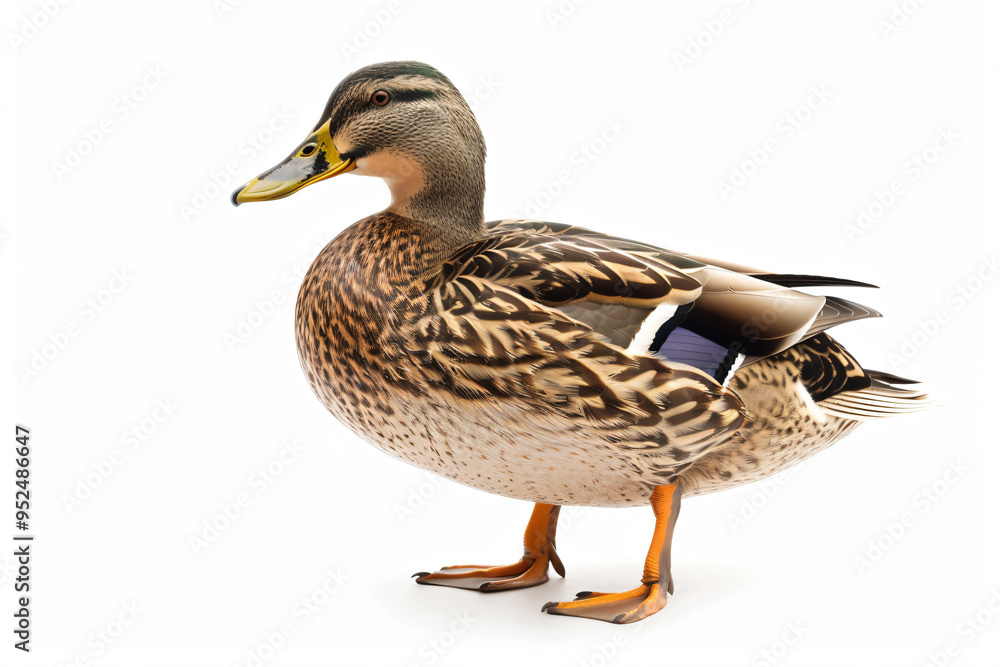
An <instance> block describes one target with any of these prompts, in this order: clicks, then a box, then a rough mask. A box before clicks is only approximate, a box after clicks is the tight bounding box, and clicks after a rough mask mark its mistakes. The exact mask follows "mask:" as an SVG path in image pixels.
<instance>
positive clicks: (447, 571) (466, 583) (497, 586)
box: [413, 503, 566, 592]
mask: <svg viewBox="0 0 1000 667" xmlns="http://www.w3.org/2000/svg"><path fill="white" fill-rule="evenodd" d="M558 521H559V505H543V504H541V503H537V504H536V505H535V509H534V510H533V511H532V512H531V520H529V521H528V527H527V529H525V531H524V556H522V557H521V560H519V561H517V562H516V563H514V564H512V565H498V566H495V567H491V566H489V565H452V566H450V567H444V568H441V569H440V570H438V571H437V572H418V573H417V574H415V575H413V576H415V577H416V578H417V583H418V584H433V585H435V586H453V587H455V588H470V589H474V590H480V591H486V592H490V591H506V590H510V589H513V588H527V587H528V586H537V585H538V584H544V583H545V582H546V581H548V580H549V575H548V571H549V563H550V562H551V563H552V567H554V568H555V570H556V572H558V573H559V576H560V577H564V576H566V570H565V569H563V564H562V561H560V560H559V556H558V555H557V554H556V522H558Z"/></svg>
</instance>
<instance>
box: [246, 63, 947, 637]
mask: <svg viewBox="0 0 1000 667" xmlns="http://www.w3.org/2000/svg"><path fill="white" fill-rule="evenodd" d="M485 159H486V144H485V140H484V137H483V134H482V132H481V130H480V127H479V125H478V123H477V121H476V119H475V116H474V115H473V112H472V110H471V109H470V107H469V105H468V104H467V102H466V101H465V99H464V98H463V97H462V95H461V93H460V92H459V90H458V89H457V88H456V86H455V85H454V84H453V83H452V82H451V81H450V80H449V79H448V78H447V77H446V76H445V75H444V74H442V73H441V72H440V71H438V70H437V69H435V68H434V67H431V66H430V65H427V64H424V63H420V62H413V61H401V62H385V63H378V64H372V65H368V66H365V67H362V68H360V69H358V70H356V71H354V72H352V73H350V74H349V75H348V76H346V78H344V79H343V81H341V82H340V84H339V85H337V87H336V88H335V89H334V91H333V93H332V94H331V95H330V97H329V100H328V102H327V104H326V107H325V108H324V109H323V112H322V114H321V116H320V119H319V121H318V122H317V123H316V125H315V127H313V129H312V131H311V132H310V133H309V134H308V136H307V137H306V138H305V139H304V140H303V141H302V142H301V143H300V144H299V145H298V146H297V147H296V148H295V150H294V151H293V152H292V153H291V154H290V155H289V156H288V157H287V158H286V159H285V160H283V161H282V162H280V163H279V164H277V165H276V166H274V167H272V168H271V169H268V170H267V171H265V172H263V173H262V174H260V175H259V176H257V177H256V178H254V179H252V180H251V181H249V182H248V183H246V184H245V185H243V186H242V187H240V188H238V189H237V190H236V191H234V192H233V194H232V203H233V204H234V205H236V206H239V205H242V204H245V203H248V202H259V201H267V200H274V199H280V198H283V197H287V196H289V195H292V194H293V193H295V192H297V191H299V190H301V189H302V188H304V187H306V186H309V185H312V184H314V183H317V182H319V181H323V180H327V179H330V178H333V177H335V176H338V175H341V174H347V173H352V174H355V175H365V176H373V177H378V178H381V179H383V180H384V181H385V183H386V184H387V185H388V189H389V192H390V195H391V201H390V203H389V205H388V207H386V208H385V209H384V210H382V211H381V212H378V213H375V214H374V215H370V216H368V217H366V218H364V219H362V220H360V221H358V222H356V223H354V224H353V225H350V226H348V227H346V229H344V231H343V232H341V233H340V234H339V235H338V236H337V237H336V238H334V239H333V240H332V241H331V242H330V243H329V244H328V245H327V246H326V247H325V248H324V249H323V250H322V251H321V252H320V253H319V255H318V256H317V257H316V259H315V261H314V262H313V263H312V265H311V267H310V268H309V270H308V272H307V273H306V275H305V277H304V279H303V281H302V285H301V288H300V290H299V293H298V298H297V301H296V306H295V334H296V346H297V351H298V357H299V360H300V363H301V366H302V370H303V371H304V374H305V376H306V378H307V380H308V382H309V384H310V386H311V387H312V390H313V391H314V393H315V394H316V396H317V397H318V398H319V400H320V402H321V403H322V404H323V406H324V407H325V408H326V409H327V410H328V411H329V412H330V413H332V414H333V416H334V417H336V418H337V419H338V420H340V421H341V422H342V423H343V424H345V425H346V426H347V427H348V428H349V429H350V430H351V431H353V433H354V434H356V435H357V436H358V437H359V438H360V439H361V440H364V441H366V442H368V443H370V444H371V445H373V446H375V447H376V448H378V449H380V450H381V451H383V452H385V453H386V454H389V455H390V456H393V457H395V458H397V459H400V460H402V461H405V462H407V463H410V464H412V465H414V466H417V467H419V468H422V469H424V470H427V471H430V472H432V473H435V474H437V475H441V476H443V477H445V478H447V479H450V480H453V481H455V482H458V483H460V484H463V485H466V486H469V487H472V488H475V489H479V490H482V491H486V492H489V493H493V494H498V495H501V496H505V497H508V498H515V499H519V500H523V501H528V502H530V503H533V504H534V505H533V509H532V511H531V514H530V517H529V520H528V524H527V527H526V529H525V533H524V539H523V548H524V551H523V556H522V557H521V558H520V559H519V560H518V561H516V562H514V563H511V564H507V565H497V566H489V565H456V566H448V567H444V568H442V569H440V570H436V571H424V572H418V573H417V574H416V575H414V577H416V581H417V583H419V584H425V585H434V586H449V587H455V588H464V589H470V590H476V591H480V592H496V591H506V590H513V589H518V588H525V587H530V586H536V585H539V584H543V583H545V582H546V581H548V571H549V566H550V565H551V566H552V568H553V570H554V571H555V572H556V573H558V574H559V575H560V576H565V568H564V566H563V563H562V560H561V559H560V557H559V555H558V554H557V552H556V528H557V525H558V520H559V511H560V508H561V507H563V506H566V505H571V506H573V505H576V506H590V507H623V508H624V507H634V506H647V505H648V506H649V507H651V509H652V511H653V515H654V518H655V524H654V529H653V535H652V539H651V545H650V548H649V550H648V553H647V555H646V559H645V562H644V565H643V568H642V573H641V578H640V582H639V585H638V586H637V587H635V588H633V589H631V590H628V591H624V592H618V593H601V592H594V591H584V592H582V593H580V594H578V595H577V596H576V598H575V599H573V600H569V601H562V602H549V603H547V604H546V605H545V606H544V607H543V608H542V611H543V612H545V613H547V614H553V615H560V616H571V617H580V618H589V619H594V620H600V621H606V622H610V623H617V624H623V623H632V622H635V621H639V620H641V619H644V618H647V617H648V616H650V615H652V614H654V613H656V612H657V611H659V610H660V609H662V608H663V607H664V606H665V604H666V602H667V598H668V596H670V595H672V594H673V592H674V582H673V577H672V574H671V559H670V556H671V543H672V535H673V531H674V526H675V525H676V523H677V519H678V515H679V512H680V506H681V500H682V498H687V497H691V496H696V495H700V494H705V493H710V492H716V491H721V490H724V489H729V488H733V487H737V486H740V485H743V484H748V483H751V482H755V481H757V480H761V479H763V478H765V477H768V476H770V475H773V474H775V473H777V472H780V471H782V470H784V469H786V468H788V467H790V466H792V465H795V464H796V463H799V462H801V461H803V460H805V459H806V458H808V457H810V456H812V455H814V454H816V453H817V452H820V451H822V450H823V449H825V448H827V447H828V446H830V445H831V444H833V443H834V442H836V441H838V440H839V439H841V438H842V437H844V436H845V435H847V434H848V433H850V432H851V431H853V430H854V429H855V428H856V427H857V426H858V425H860V424H861V423H862V422H864V421H866V420H870V419H883V418H886V417H892V416H896V415H904V414H909V413H915V412H919V411H922V410H925V409H927V408H928V407H930V406H931V405H933V401H932V399H931V398H930V396H929V395H928V394H927V393H926V392H924V391H921V390H920V389H919V388H914V387H912V386H910V385H913V384H916V382H915V381H913V380H909V379H906V378H901V377H898V376H895V375H892V374H890V373H885V372H880V371H873V370H867V369H865V368H863V367H862V366H861V364H860V363H859V362H858V361H857V360H855V358H854V357H853V356H851V354H850V353H849V352H848V351H847V350H846V349H844V347H842V346H841V345H840V344H839V343H838V342H837V341H836V340H834V339H833V338H832V337H831V336H830V335H829V334H828V333H827V331H828V330H829V329H830V328H831V327H834V326H836V325H840V324H844V323H848V322H852V321H856V320H861V319H864V318H870V317H880V316H881V315H880V314H879V313H878V312H876V311H875V310H873V309H871V308H867V307H865V306H863V305H860V304H858V303H854V302H851V301H848V300H846V299H843V298H839V297H833V296H817V295H814V294H812V293H808V292H806V291H802V290H801V289H800V288H807V287H813V288H828V287H859V288H860V287H873V286H872V285H869V284H867V283H863V282H859V281H854V280H846V279H837V278H828V277H823V276H814V275H809V274H806V273H776V272H771V271H766V270H759V269H754V268H750V267H747V266H743V265H740V264H735V263H731V262H728V261H720V260H714V259H709V258H705V257H701V256H696V255H692V254H688V253H681V252H673V251H670V250H666V249H664V248H661V247H659V246H657V245H652V244H649V243H646V242H641V241H633V240H629V239H626V238H620V237H618V236H614V235H612V234H605V233H601V232H598V231H592V230H590V229H586V228H583V227H577V226H573V225H568V224H558V223H553V222H545V221H540V220H526V219H504V220H500V221H495V222H487V221H486V220H485V216H484V194H485V189H486V178H485Z"/></svg>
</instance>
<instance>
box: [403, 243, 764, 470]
mask: <svg viewBox="0 0 1000 667" xmlns="http://www.w3.org/2000/svg"><path fill="white" fill-rule="evenodd" d="M512 256H513V255H511V248H510V247H505V246H504V244H503V243H499V244H498V243H492V242H488V243H483V244H477V247H476V248H474V249H473V248H469V249H466V251H464V252H461V253H459V254H458V255H456V257H454V258H453V261H451V262H448V264H447V265H446V266H445V271H443V272H442V273H439V274H436V275H435V276H433V277H430V278H429V279H428V282H427V283H426V284H423V285H419V286H417V288H416V289H415V290H414V293H413V294H410V295H408V296H407V298H406V299H404V300H403V301H404V302H405V303H404V304H403V305H401V306H400V308H406V309H407V312H405V314H404V317H403V318H402V321H405V322H407V324H406V326H405V327H404V328H402V329H400V330H398V331H392V332H387V335H390V336H395V337H398V346H399V347H400V348H401V349H404V350H406V354H407V355H408V356H409V357H410V358H411V359H412V360H413V361H414V362H415V363H414V367H415V368H416V369H418V370H417V372H419V373H421V374H422V376H421V377H420V378H419V382H418V381H416V378H413V377H410V378H406V379H407V380H409V383H410V384H412V385H414V386H421V385H422V386H427V387H430V388H431V389H432V391H435V392H439V394H440V395H442V396H443V397H444V398H443V400H446V401H447V402H448V403H450V404H453V403H454V402H460V403H462V404H463V405H464V407H465V409H468V410H473V411H475V410H478V411H481V412H482V418H483V419H488V420H491V421H496V422H498V423H518V424H520V425H521V426H522V427H525V428H530V429H531V430H532V431H533V432H537V433H539V439H540V440H544V439H545V437H546V436H545V435H544V434H546V433H548V434H550V435H549V436H548V437H551V438H552V439H553V442H566V441H568V440H569V441H572V440H573V439H574V438H577V437H579V438H581V439H583V440H588V441H592V440H593V439H594V437H598V438H602V439H603V440H604V441H605V442H606V443H608V444H609V445H611V446H614V447H616V448H617V449H619V451H622V452H625V453H628V455H629V456H634V457H635V460H636V464H635V465H636V470H637V472H640V473H643V474H646V473H649V472H650V471H653V474H654V475H657V476H661V475H666V476H669V475H671V474H673V472H676V471H677V470H678V469H680V467H681V466H683V465H687V464H690V463H691V462H693V461H694V460H695V459H696V458H698V457H699V456H701V455H703V454H705V453H707V452H708V451H710V450H711V449H712V448H713V446H714V445H717V444H719V443H721V442H724V441H726V440H727V439H728V438H729V437H730V436H731V435H732V433H733V432H734V431H735V430H736V429H738V428H739V427H740V425H741V424H743V422H744V420H745V419H746V414H745V412H744V409H743V403H742V401H741V400H740V399H739V397H738V396H736V394H734V393H733V392H731V391H729V390H728V389H725V388H724V387H722V386H720V385H719V384H718V383H717V382H715V381H714V380H713V379H712V378H711V377H710V376H709V375H707V374H705V373H704V372H702V371H701V370H699V369H697V368H694V367H691V366H689V365H685V364H679V363H673V362H671V361H669V360H667V359H662V358H657V357H654V356H652V355H648V354H640V355H632V354H630V353H628V352H627V351H626V350H625V349H623V348H622V347H620V346H617V345H614V344H612V343H611V342H610V341H609V340H608V339H607V337H606V336H604V335H602V334H600V333H598V332H597V331H595V330H593V329H592V328H591V327H589V326H588V325H586V324H584V323H582V322H580V321H579V320H577V319H575V318H572V317H570V316H569V315H567V314H565V313H563V312H561V311H560V310H559V309H558V308H553V307H551V306H549V305H546V304H545V303H543V302H542V301H540V300H539V299H537V298H536V297H534V296H533V293H534V289H540V290H542V291H543V293H544V294H545V295H546V300H547V301H548V302H550V303H558V302H576V301H580V300H586V299H587V298H589V297H591V295H593V298H594V299H606V300H611V299H613V298H615V293H614V289H613V285H614V281H610V284H607V285H605V282H604V281H602V280H598V281H595V282H590V283H587V284H586V285H584V284H583V283H582V282H580V281H576V280H574V281H569V280H568V278H569V276H570V275H571V272H570V269H568V268H567V266H568V264H564V265H563V266H562V268H561V269H560V268H550V269H549V270H548V271H545V272H543V273H544V275H543V276H539V277H537V279H534V280H532V279H528V278H527V275H526V274H525V273H524V271H525V270H526V269H524V268H523V267H520V268H519V267H518V266H516V264H517V262H510V261H507V260H504V259H502V257H507V258H510V257H512ZM539 270H540V267H539ZM608 270H610V269H608ZM621 270H622V272H623V273H624V274H626V275H627V276H628V283H629V284H630V285H631V284H633V283H634V284H635V289H636V290H637V291H638V290H640V289H642V290H644V291H643V295H644V296H643V297H641V298H640V297H638V296H635V295H634V294H633V295H632V296H629V297H619V298H622V299H625V300H626V303H630V304H632V303H634V304H635V305H629V306H628V307H630V308H644V309H646V310H649V309H651V308H652V307H653V306H654V305H655V304H656V303H659V302H661V301H664V300H665V299H669V298H679V295H680V294H686V293H687V292H686V291H685V290H687V289H695V290H697V283H696V282H695V281H691V280H690V279H688V278H686V277H684V275H683V274H682V273H678V274H676V275H674V274H667V273H662V274H661V273H660V271H659V270H657V271H652V272H650V273H649V274H648V275H647V274H645V273H644V271H645V270H644V269H643V268H642V267H640V266H632V267H631V270H634V271H635V272H636V275H634V276H632V275H630V274H628V272H625V271H624V269H621ZM560 271H563V272H565V274H564V275H563V277H562V278H560V277H558V275H557V274H559V272H560ZM639 274H642V275H646V278H647V279H644V280H639V277H638V276H639ZM654 274H655V279H654ZM602 275H603V274H602ZM663 276H668V278H669V279H668V278H664V277H663ZM671 280H672V281H673V286H671V284H670V283H671ZM564 282H565V283H566V284H565V285H563V283H564ZM507 284H510V285H515V284H516V285H518V286H517V287H508V286H507ZM542 284H544V285H546V286H547V287H544V288H543V287H541V285H542ZM653 284H655V288H654V287H653ZM532 285H535V287H534V288H533V287H532ZM567 290H568V291H567ZM557 293H558V294H559V295H560V296H559V297H558V300H557V301H551V300H552V299H553V298H555V295H556V294H557ZM685 298H693V297H691V296H690V295H689V296H688V297H685ZM629 299H631V301H629ZM646 299H649V300H650V302H649V303H648V304H647V301H646ZM611 305H616V304H614V303H612V304H611ZM439 400H441V399H439ZM574 433H579V436H575V435H574ZM640 458H641V460H642V461H643V463H642V464H641V465H640V464H639V460H640Z"/></svg>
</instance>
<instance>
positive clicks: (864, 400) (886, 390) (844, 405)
mask: <svg viewBox="0 0 1000 667" xmlns="http://www.w3.org/2000/svg"><path fill="white" fill-rule="evenodd" d="M870 374H871V373H870ZM886 376H889V374H887V373H877V372H876V374H873V383H872V386H871V387H868V388H867V389H860V390H856V391H845V392H841V393H839V394H836V395H834V396H830V397H829V398H825V399H823V400H822V401H820V402H819V403H817V405H818V406H819V408H820V409H821V410H823V412H825V413H827V414H829V415H832V416H835V417H843V418H845V419H883V418H885V417H895V416H897V415H907V414H914V413H917V412H923V411H925V410H930V409H931V408H935V407H937V406H938V402H937V401H936V400H935V399H934V397H933V396H931V395H930V394H928V393H927V392H924V391H920V390H916V389H900V388H898V387H893V386H892V385H890V384H888V383H886V382H885V381H884V380H882V379H881V378H882V377H886ZM889 377H895V376H889ZM900 379H902V378H900ZM908 382H910V383H913V381H912V380H910V381H908Z"/></svg>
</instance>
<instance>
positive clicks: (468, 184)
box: [385, 150, 486, 259]
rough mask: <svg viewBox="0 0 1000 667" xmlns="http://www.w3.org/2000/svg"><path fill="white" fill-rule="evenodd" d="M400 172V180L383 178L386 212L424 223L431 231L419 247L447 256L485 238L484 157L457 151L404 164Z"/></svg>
mask: <svg viewBox="0 0 1000 667" xmlns="http://www.w3.org/2000/svg"><path fill="white" fill-rule="evenodd" d="M397 171H398V176H396V177H394V178H391V177H386V178H385V180H386V182H387V183H388V185H389V189H390V191H391V192H392V203H391V204H390V205H389V207H388V208H387V209H386V210H387V211H389V212H391V213H395V214H397V215H401V216H404V217H407V218H410V219H412V220H416V221H418V222H420V223H422V224H423V225H424V226H425V227H426V228H427V230H428V231H427V233H426V234H424V235H422V238H421V241H423V243H424V244H425V245H426V246H427V248H428V250H431V251H436V252H432V254H435V255H444V256H447V255H449V254H451V253H452V252H454V251H455V250H458V249H459V248H460V247H462V246H463V245H466V244H467V243H471V242H473V241H476V240H478V239H481V238H482V237H483V236H484V235H485V233H486V232H485V226H484V224H483V220H484V218H483V200H484V197H485V194H486V176H485V165H484V163H483V160H482V158H481V157H480V156H478V155H475V154H470V153H466V152H463V151H459V150H454V151H453V152H452V153H451V154H445V155H441V154H437V155H424V156H419V157H418V156H414V158H412V159H403V160H402V161H401V163H400V164H399V168H398V170H397ZM442 259H443V257H442Z"/></svg>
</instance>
